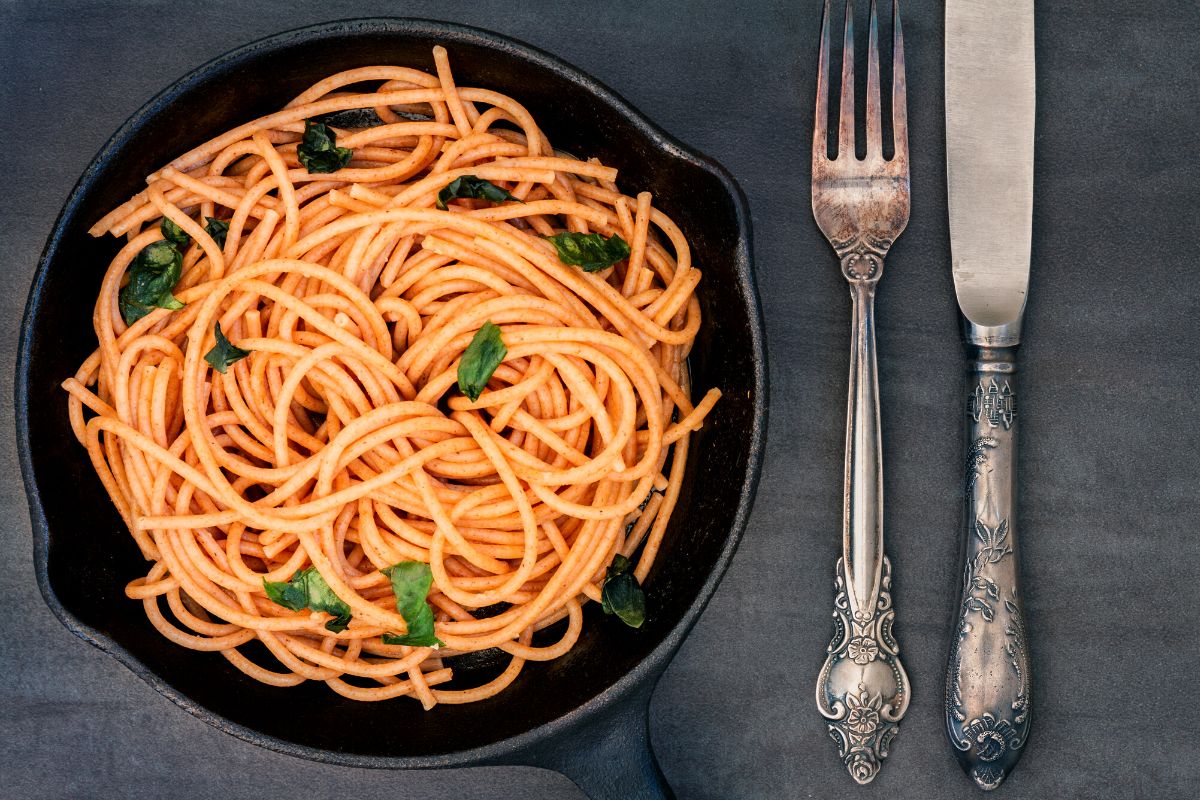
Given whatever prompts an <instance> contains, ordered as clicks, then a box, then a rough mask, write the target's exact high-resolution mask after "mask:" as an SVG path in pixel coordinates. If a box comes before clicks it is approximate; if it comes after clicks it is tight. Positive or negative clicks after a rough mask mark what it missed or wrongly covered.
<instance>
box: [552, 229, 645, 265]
mask: <svg viewBox="0 0 1200 800" xmlns="http://www.w3.org/2000/svg"><path fill="white" fill-rule="evenodd" d="M546 238H547V239H549V240H550V241H551V242H553V243H554V249H555V250H557V251H558V260H559V261H561V262H562V263H564V264H572V265H574V266H576V267H583V271H584V272H599V271H600V270H602V269H607V268H608V267H611V266H612V265H613V264H615V263H617V262H618V261H620V260H621V259H622V258H628V257H629V245H628V244H627V243H626V242H625V240H624V239H622V238H621V235H620V234H617V233H614V234H613V235H612V236H610V237H608V238H607V239H605V238H604V237H603V236H601V235H600V234H598V233H573V232H567V233H556V234H555V235H553V236H547V237H546Z"/></svg>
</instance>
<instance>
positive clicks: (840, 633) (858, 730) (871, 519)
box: [817, 254, 911, 783]
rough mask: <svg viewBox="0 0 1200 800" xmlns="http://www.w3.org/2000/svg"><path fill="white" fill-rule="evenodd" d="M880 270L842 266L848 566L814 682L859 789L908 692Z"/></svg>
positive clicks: (874, 261) (860, 261)
mask: <svg viewBox="0 0 1200 800" xmlns="http://www.w3.org/2000/svg"><path fill="white" fill-rule="evenodd" d="M882 267H883V263H882V257H881V256H876V255H870V256H858V257H856V256H854V255H853V254H852V255H849V256H845V257H844V258H843V272H844V273H845V276H846V278H847V280H848V281H849V282H850V296H851V298H852V300H853V327H852V333H851V345H850V397H849V402H848V405H847V412H846V465H845V466H846V472H845V494H844V514H843V523H842V557H841V558H840V559H839V560H838V564H837V576H836V580H835V586H836V589H837V595H836V599H835V600H834V611H833V617H834V625H835V628H834V636H833V641H832V642H830V644H829V647H828V649H827V651H826V656H825V664H824V666H823V667H822V668H821V674H820V676H819V678H818V679H817V708H818V709H819V710H820V712H821V713H822V714H823V715H824V716H825V717H826V724H827V726H828V729H829V735H830V736H831V737H832V738H833V740H834V742H835V743H836V744H837V745H838V754H839V755H840V756H841V759H842V763H843V764H844V765H845V766H846V769H847V770H849V772H850V776H851V777H852V778H853V779H854V780H855V781H857V782H858V783H868V782H870V781H871V780H872V779H873V778H874V777H875V775H876V774H877V773H878V772H879V767H880V766H881V764H882V761H883V759H884V758H886V757H887V755H888V750H889V747H890V745H891V742H892V739H893V738H894V737H895V736H896V733H897V732H898V731H899V725H898V723H899V722H900V718H901V717H903V716H904V712H905V710H907V708H908V702H909V696H910V693H911V692H910V688H909V683H908V676H907V675H906V674H905V672H904V667H903V666H902V665H901V663H900V657H899V650H900V648H899V645H898V644H897V643H896V639H895V637H894V636H893V635H892V621H893V620H894V618H895V612H894V611H893V610H892V599H891V564H890V563H889V561H888V559H887V558H886V557H885V556H884V550H883V466H882V453H881V446H880V435H879V376H878V371H877V367H876V360H875V310H874V309H875V286H876V282H877V281H878V280H879V273H880V272H881V271H882Z"/></svg>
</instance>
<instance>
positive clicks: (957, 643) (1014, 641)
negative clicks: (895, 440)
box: [946, 344, 1030, 789]
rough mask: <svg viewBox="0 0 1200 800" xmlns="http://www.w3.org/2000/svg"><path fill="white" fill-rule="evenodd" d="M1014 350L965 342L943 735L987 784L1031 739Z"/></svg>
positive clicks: (991, 783) (998, 781) (972, 772)
mask: <svg viewBox="0 0 1200 800" xmlns="http://www.w3.org/2000/svg"><path fill="white" fill-rule="evenodd" d="M1016 351H1017V348H1016V346H1015V345H1013V346H1010V347H987V346H979V345H975V344H968V357H969V363H968V375H969V380H968V396H967V403H966V406H967V460H966V483H965V493H966V514H965V519H966V524H965V529H966V530H965V531H964V533H965V537H964V538H965V542H964V545H963V549H962V551H963V571H962V576H963V587H962V595H961V599H960V601H959V605H958V608H957V610H956V612H955V622H956V632H955V634H954V635H953V636H952V638H951V644H950V658H949V664H948V667H947V675H946V732H947V734H948V735H949V737H950V742H951V743H952V744H953V745H954V748H955V754H956V755H957V756H958V760H959V763H960V764H961V765H962V768H963V769H964V770H965V771H966V773H967V774H968V775H969V776H970V777H971V779H972V780H973V781H974V782H975V783H976V785H978V786H979V787H980V788H982V789H995V788H996V787H997V786H999V785H1000V784H1001V782H1003V780H1004V778H1005V777H1006V776H1007V775H1008V773H1009V772H1010V771H1011V770H1012V768H1013V767H1014V766H1015V765H1016V763H1017V760H1018V759H1019V758H1020V757H1021V753H1022V752H1024V750H1023V747H1024V745H1025V740H1026V738H1027V737H1028V736H1029V713H1030V674H1029V649H1028V640H1027V636H1026V629H1025V616H1024V609H1023V606H1022V603H1021V585H1020V575H1019V572H1018V548H1017V525H1016V488H1017V471H1016V464H1017V407H1016V404H1017V372H1016Z"/></svg>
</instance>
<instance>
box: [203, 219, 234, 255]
mask: <svg viewBox="0 0 1200 800" xmlns="http://www.w3.org/2000/svg"><path fill="white" fill-rule="evenodd" d="M207 219H208V221H207V222H205V223H204V232H205V233H207V234H208V235H209V236H211V237H212V240H213V241H214V242H216V243H217V247H222V248H223V247H225V237H226V236H228V235H229V223H228V222H227V221H225V220H223V219H215V218H214V217H208V218H207Z"/></svg>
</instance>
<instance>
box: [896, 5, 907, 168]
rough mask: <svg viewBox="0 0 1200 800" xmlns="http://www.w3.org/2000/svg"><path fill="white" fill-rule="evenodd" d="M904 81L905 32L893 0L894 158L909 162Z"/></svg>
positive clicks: (897, 7)
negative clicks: (901, 26)
mask: <svg viewBox="0 0 1200 800" xmlns="http://www.w3.org/2000/svg"><path fill="white" fill-rule="evenodd" d="M905 97H906V84H905V82H904V32H903V31H902V30H901V28H900V0H892V136H893V138H894V139H895V142H896V154H895V155H894V156H893V158H894V159H899V160H901V161H903V162H904V163H905V164H907V163H908V103H907V100H906V99H905Z"/></svg>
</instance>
